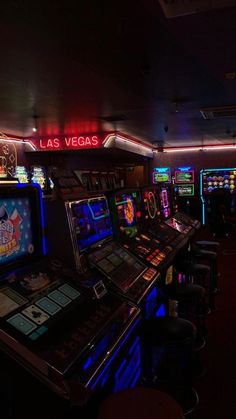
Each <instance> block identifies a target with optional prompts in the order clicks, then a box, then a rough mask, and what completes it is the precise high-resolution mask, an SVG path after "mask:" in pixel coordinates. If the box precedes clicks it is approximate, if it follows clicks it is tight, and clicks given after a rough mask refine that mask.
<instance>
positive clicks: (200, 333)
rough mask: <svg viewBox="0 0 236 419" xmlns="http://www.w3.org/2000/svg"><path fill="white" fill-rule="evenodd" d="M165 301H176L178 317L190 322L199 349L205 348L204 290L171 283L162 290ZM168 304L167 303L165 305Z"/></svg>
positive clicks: (205, 309) (205, 304) (205, 308)
mask: <svg viewBox="0 0 236 419" xmlns="http://www.w3.org/2000/svg"><path fill="white" fill-rule="evenodd" d="M162 294H163V296H164V298H165V299H166V301H168V302H169V301H171V300H173V301H177V303H178V310H177V312H178V316H179V317H182V318H184V319H187V320H189V321H192V322H193V323H194V324H195V326H196V327H197V340H198V345H199V346H200V347H199V349H201V348H202V347H204V346H205V339H204V337H205V336H206V334H207V328H206V314H207V303H206V290H205V288H204V287H202V286H200V285H197V284H187V283H177V282H172V283H171V284H168V285H166V286H165V287H163V289H162ZM167 304H168V303H167Z"/></svg>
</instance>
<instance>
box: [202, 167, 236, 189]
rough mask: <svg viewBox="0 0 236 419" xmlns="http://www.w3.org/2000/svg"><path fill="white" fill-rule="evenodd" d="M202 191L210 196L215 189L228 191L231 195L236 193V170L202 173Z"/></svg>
mask: <svg viewBox="0 0 236 419" xmlns="http://www.w3.org/2000/svg"><path fill="white" fill-rule="evenodd" d="M201 180H202V185H201V186H202V191H203V193H204V194H206V195H210V194H211V193H212V191H213V190H214V189H228V190H229V191H230V193H231V194H235V193H236V168H233V169H205V170H203V171H202V172H201Z"/></svg>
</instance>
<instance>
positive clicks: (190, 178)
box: [173, 166, 201, 229]
mask: <svg viewBox="0 0 236 419" xmlns="http://www.w3.org/2000/svg"><path fill="white" fill-rule="evenodd" d="M194 181H195V173H194V170H192V168H191V167H190V166H189V167H178V168H177V169H176V171H175V176H174V185H173V186H174V190H175V192H176V196H177V200H178V210H179V211H176V214H175V218H176V219H177V220H178V221H180V222H183V223H184V224H187V225H190V226H192V227H194V228H196V229H199V228H200V226H201V224H200V222H199V221H198V220H196V219H194V218H193V217H191V216H190V214H191V213H192V212H193V208H194V195H195V184H194Z"/></svg>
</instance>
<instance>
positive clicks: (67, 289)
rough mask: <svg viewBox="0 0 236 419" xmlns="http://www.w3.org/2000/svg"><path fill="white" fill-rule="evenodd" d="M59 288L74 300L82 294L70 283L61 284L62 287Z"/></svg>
mask: <svg viewBox="0 0 236 419" xmlns="http://www.w3.org/2000/svg"><path fill="white" fill-rule="evenodd" d="M58 289H59V290H60V291H61V292H63V293H64V294H65V295H67V297H69V298H71V299H72V300H75V299H76V298H77V297H79V296H80V292H79V291H77V290H76V289H75V288H73V287H71V286H70V285H69V284H64V285H61V287H59V288H58Z"/></svg>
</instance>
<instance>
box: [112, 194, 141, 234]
mask: <svg viewBox="0 0 236 419" xmlns="http://www.w3.org/2000/svg"><path fill="white" fill-rule="evenodd" d="M115 204H116V212H117V217H118V224H119V229H120V231H121V232H123V233H125V234H127V235H128V236H130V237H133V236H135V234H136V233H137V224H138V223H139V222H140V221H141V211H140V210H139V206H140V195H139V192H138V191H134V192H127V193H120V194H116V196H115Z"/></svg>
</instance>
